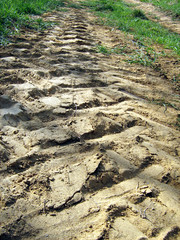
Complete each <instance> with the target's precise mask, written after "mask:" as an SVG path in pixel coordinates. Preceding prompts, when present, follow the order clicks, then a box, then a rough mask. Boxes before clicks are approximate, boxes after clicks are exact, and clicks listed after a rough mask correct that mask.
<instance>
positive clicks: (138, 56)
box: [127, 47, 159, 68]
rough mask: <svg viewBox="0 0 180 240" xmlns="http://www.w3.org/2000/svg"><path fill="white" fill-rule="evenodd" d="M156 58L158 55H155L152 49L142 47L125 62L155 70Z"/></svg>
mask: <svg viewBox="0 0 180 240" xmlns="http://www.w3.org/2000/svg"><path fill="white" fill-rule="evenodd" d="M158 56H159V54H157V53H156V52H155V51H154V50H153V49H152V48H149V47H144V48H140V49H138V50H136V51H135V53H134V54H133V55H131V56H130V59H128V60H127V62H129V63H137V64H141V65H143V66H147V67H153V68H157V66H156V62H157V61H158Z"/></svg>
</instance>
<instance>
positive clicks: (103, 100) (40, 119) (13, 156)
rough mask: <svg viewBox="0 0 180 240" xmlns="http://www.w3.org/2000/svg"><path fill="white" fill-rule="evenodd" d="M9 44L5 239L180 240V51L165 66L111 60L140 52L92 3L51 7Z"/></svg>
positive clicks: (4, 59)
mask: <svg viewBox="0 0 180 240" xmlns="http://www.w3.org/2000/svg"><path fill="white" fill-rule="evenodd" d="M44 18H45V19H46V20H52V21H56V22H57V23H58V24H57V25H56V26H54V27H53V28H52V29H49V30H47V31H44V32H42V33H37V32H34V31H30V30H29V31H27V30H24V31H22V33H21V35H20V36H19V37H16V38H15V39H14V42H13V43H11V44H10V45H9V46H8V47H4V48H3V47H2V48H0V57H1V59H0V128H1V131H0V158H1V162H0V172H1V175H0V189H1V191H0V208H1V213H0V239H1V240H5V239H6V240H16V239H22V240H24V239H28V240H30V239H31V240H37V239H40V240H43V239H50V240H61V239H62V240H66V239H67V240H68V239H78V240H81V239H82V240H84V239H87V240H88V239H89V240H102V239H112V240H113V239H118V240H125V239H126V240H145V239H154V240H168V239H169V240H173V239H179V238H180V226H179V223H180V204H179V196H180V195H179V193H180V170H179V153H180V141H179V131H178V130H177V129H176V127H175V123H176V119H177V116H178V114H179V112H178V110H176V109H175V108H173V107H170V106H167V105H166V104H164V105H162V106H161V105H156V104H153V103H152V102H150V101H149V100H148V99H151V100H152V99H166V101H167V102H171V103H172V104H173V103H174V104H176V106H178V103H179V95H178V92H177V89H176V86H175V85H174V82H173V81H172V77H173V76H174V75H175V74H178V71H179V62H178V61H177V59H175V58H168V57H164V58H161V59H160V60H159V62H160V63H159V68H158V69H159V70H157V69H156V70H154V69H152V68H148V67H143V66H140V65H135V64H128V63H127V62H125V61H124V59H125V58H126V57H127V56H125V55H123V54H122V55H114V54H112V55H111V56H106V55H103V54H101V53H97V51H95V48H96V45H97V44H100V43H102V44H104V45H106V46H110V47H113V46H116V45H117V44H119V45H121V46H122V47H123V46H126V54H127V55H128V54H131V50H133V49H136V48H138V45H137V44H136V43H135V41H134V40H133V37H131V36H127V35H124V34H123V33H122V32H120V31H117V30H114V29H111V28H108V27H103V26H100V25H98V24H97V23H95V21H94V17H93V16H92V15H91V14H90V13H88V12H86V11H85V10H77V9H72V10H70V11H68V12H64V13H63V12H53V13H49V14H45V15H44Z"/></svg>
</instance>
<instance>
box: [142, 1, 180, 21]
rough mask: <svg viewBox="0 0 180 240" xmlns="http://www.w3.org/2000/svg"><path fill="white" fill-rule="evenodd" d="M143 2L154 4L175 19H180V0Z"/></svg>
mask: <svg viewBox="0 0 180 240" xmlns="http://www.w3.org/2000/svg"><path fill="white" fill-rule="evenodd" d="M140 1H141V2H148V3H152V4H153V5H155V6H158V7H160V8H161V9H162V10H165V11H168V12H170V13H171V14H172V15H173V16H174V17H176V18H180V1H179V0H140Z"/></svg>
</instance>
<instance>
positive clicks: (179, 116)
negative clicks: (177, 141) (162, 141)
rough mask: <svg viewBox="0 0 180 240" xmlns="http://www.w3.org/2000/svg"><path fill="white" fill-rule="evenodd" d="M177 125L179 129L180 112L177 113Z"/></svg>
mask: <svg viewBox="0 0 180 240" xmlns="http://www.w3.org/2000/svg"><path fill="white" fill-rule="evenodd" d="M175 126H176V127H177V129H180V114H178V115H177V119H176V123H175Z"/></svg>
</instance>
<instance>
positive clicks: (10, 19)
mask: <svg viewBox="0 0 180 240" xmlns="http://www.w3.org/2000/svg"><path fill="white" fill-rule="evenodd" d="M62 6H64V2H63V0H0V44H4V43H6V42H7V38H8V36H9V35H11V34H14V33H15V32H18V30H19V29H20V28H21V27H22V26H25V27H30V28H35V29H44V28H45V27H47V26H48V25H49V24H47V23H44V22H43V21H42V19H36V20H33V19H32V18H31V17H30V15H40V14H42V13H44V12H46V11H49V10H52V9H56V8H59V7H62Z"/></svg>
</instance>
